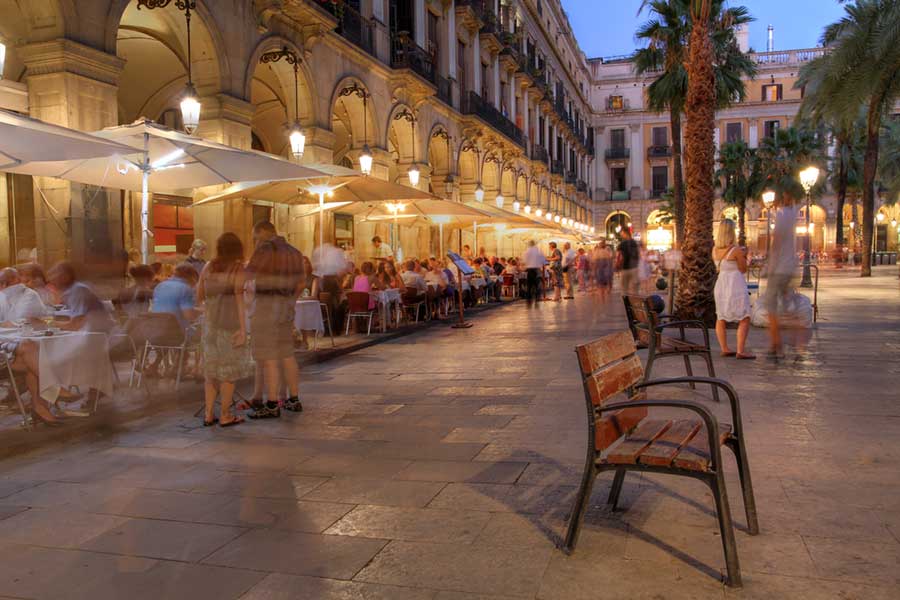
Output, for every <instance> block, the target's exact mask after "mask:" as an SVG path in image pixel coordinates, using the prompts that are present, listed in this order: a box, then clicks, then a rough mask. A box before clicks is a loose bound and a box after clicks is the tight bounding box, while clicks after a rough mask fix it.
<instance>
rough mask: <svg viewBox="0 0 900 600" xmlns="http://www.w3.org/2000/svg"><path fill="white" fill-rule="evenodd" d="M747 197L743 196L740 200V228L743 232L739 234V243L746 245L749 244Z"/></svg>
mask: <svg viewBox="0 0 900 600" xmlns="http://www.w3.org/2000/svg"><path fill="white" fill-rule="evenodd" d="M746 213H747V199H746V198H741V199H740V200H738V229H740V230H741V232H740V233H739V234H738V245H739V246H741V247H744V246H746V245H747V227H746V223H747V214H746Z"/></svg>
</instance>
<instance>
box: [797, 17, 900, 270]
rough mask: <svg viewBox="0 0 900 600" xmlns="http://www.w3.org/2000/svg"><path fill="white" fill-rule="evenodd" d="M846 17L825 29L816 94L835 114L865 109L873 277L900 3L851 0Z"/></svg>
mask: <svg viewBox="0 0 900 600" xmlns="http://www.w3.org/2000/svg"><path fill="white" fill-rule="evenodd" d="M844 12H845V14H844V17H843V18H842V19H841V20H840V21H837V22H836V23H832V24H831V25H829V26H828V27H826V28H825V33H824V34H823V36H822V43H823V45H825V46H827V47H829V49H830V52H829V53H828V54H827V57H823V58H820V59H817V60H816V61H814V64H813V65H811V66H810V67H809V69H810V70H819V71H820V73H819V75H818V77H817V79H816V85H815V87H814V89H813V90H811V91H812V92H814V93H815V95H816V96H819V95H821V96H822V99H821V100H819V102H822V103H827V104H828V105H829V112H830V113H833V114H852V115H856V114H857V111H858V109H859V107H860V106H862V105H864V106H865V107H866V146H865V154H864V157H863V186H862V192H863V194H862V195H863V202H862V204H863V216H862V226H863V244H862V246H863V247H862V251H863V265H862V271H861V275H862V276H863V277H868V276H870V275H871V274H872V254H871V253H872V237H873V233H874V217H875V177H876V174H877V169H878V152H879V137H880V134H881V126H882V120H883V118H884V115H885V112H886V111H887V110H888V109H889V108H890V107H892V106H893V104H894V102H895V101H896V100H897V99H898V97H900V1H898V0H853V1H852V2H849V1H848V2H847V6H846V7H845V8H844Z"/></svg>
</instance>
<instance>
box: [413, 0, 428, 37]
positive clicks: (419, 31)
mask: <svg viewBox="0 0 900 600" xmlns="http://www.w3.org/2000/svg"><path fill="white" fill-rule="evenodd" d="M425 10H426V9H425V0H415V6H414V7H413V19H414V21H413V23H414V26H415V29H416V30H415V31H414V32H413V39H414V40H416V44H417V45H418V46H419V48H424V47H425Z"/></svg>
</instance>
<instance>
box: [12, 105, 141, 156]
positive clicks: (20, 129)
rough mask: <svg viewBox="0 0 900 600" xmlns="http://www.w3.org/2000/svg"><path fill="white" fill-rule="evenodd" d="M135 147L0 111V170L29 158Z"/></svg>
mask: <svg viewBox="0 0 900 600" xmlns="http://www.w3.org/2000/svg"><path fill="white" fill-rule="evenodd" d="M135 152H136V150H135V149H134V148H131V147H130V146H126V145H124V144H120V143H118V142H114V141H110V140H106V139H101V138H98V137H96V136H94V135H91V134H90V133H84V132H83V131H78V130H75V129H69V128H68V127H61V126H59V125H53V124H51V123H45V122H44V121H39V120H38V119H32V118H31V117H26V116H24V115H20V114H17V113H14V112H9V111H6V110H0V170H8V169H15V168H16V167H18V166H21V165H22V163H26V162H31V161H38V160H39V161H47V160H53V161H60V160H75V159H85V158H108V157H110V156H127V155H134V154H135Z"/></svg>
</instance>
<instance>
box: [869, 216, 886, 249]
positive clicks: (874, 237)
mask: <svg viewBox="0 0 900 600" xmlns="http://www.w3.org/2000/svg"><path fill="white" fill-rule="evenodd" d="M885 218H886V217H885V215H884V213H883V212H877V213H875V226H874V227H872V260H875V252H877V251H878V225H879V224H881V223H882V222H883V221H884V220H885Z"/></svg>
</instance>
